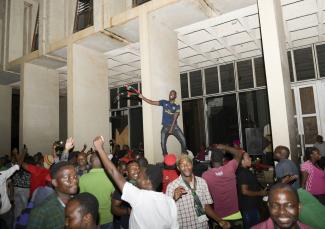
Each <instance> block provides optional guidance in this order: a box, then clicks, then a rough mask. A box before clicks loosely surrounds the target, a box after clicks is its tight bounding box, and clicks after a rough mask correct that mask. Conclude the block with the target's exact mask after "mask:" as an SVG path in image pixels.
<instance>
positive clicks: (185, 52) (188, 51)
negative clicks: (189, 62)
mask: <svg viewBox="0 0 325 229" xmlns="http://www.w3.org/2000/svg"><path fill="white" fill-rule="evenodd" d="M178 54H179V57H180V58H181V59H183V58H187V57H190V56H194V55H197V52H196V51H194V49H192V48H189V47H188V48H184V49H180V50H179V51H178Z"/></svg>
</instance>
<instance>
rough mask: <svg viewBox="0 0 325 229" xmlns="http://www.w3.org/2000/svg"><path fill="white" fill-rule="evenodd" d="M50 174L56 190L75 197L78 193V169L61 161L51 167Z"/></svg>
mask: <svg viewBox="0 0 325 229" xmlns="http://www.w3.org/2000/svg"><path fill="white" fill-rule="evenodd" d="M50 174H51V179H52V185H53V187H54V189H55V190H56V191H57V192H59V193H62V194H66V195H73V194H76V193H77V191H78V177H77V173H76V169H75V168H74V166H73V165H71V164H70V163H69V162H66V161H61V162H58V163H56V164H54V165H52V166H51V168H50Z"/></svg>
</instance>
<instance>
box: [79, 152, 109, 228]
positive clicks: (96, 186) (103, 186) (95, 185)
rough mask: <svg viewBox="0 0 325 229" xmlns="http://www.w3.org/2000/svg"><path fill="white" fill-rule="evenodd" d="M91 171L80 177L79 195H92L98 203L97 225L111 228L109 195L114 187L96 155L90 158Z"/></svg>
mask: <svg viewBox="0 0 325 229" xmlns="http://www.w3.org/2000/svg"><path fill="white" fill-rule="evenodd" d="M90 163H91V166H92V169H91V170H90V171H89V173H87V174H85V175H82V176H81V177H80V180H79V187H80V193H82V192H89V193H91V194H93V195H94V196H95V197H96V198H97V200H98V203H99V224H100V228H101V229H110V228H113V215H112V213H111V195H112V193H113V192H114V190H115V189H114V186H113V184H112V182H111V181H110V179H109V178H108V176H107V175H106V173H105V171H104V169H103V168H102V164H101V161H100V159H99V157H98V154H97V153H93V154H92V155H91V158H90Z"/></svg>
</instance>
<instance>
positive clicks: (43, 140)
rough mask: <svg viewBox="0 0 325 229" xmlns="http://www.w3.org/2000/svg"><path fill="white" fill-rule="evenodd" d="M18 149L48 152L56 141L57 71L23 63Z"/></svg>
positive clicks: (57, 108) (57, 110)
mask: <svg viewBox="0 0 325 229" xmlns="http://www.w3.org/2000/svg"><path fill="white" fill-rule="evenodd" d="M19 126H20V131H19V133H20V138H19V142H20V148H22V146H23V144H26V145H27V147H28V148H29V153H30V154H36V153H37V152H42V153H49V152H51V147H52V143H53V142H54V141H55V140H58V138H59V75H58V73H57V71H55V70H52V69H48V68H45V67H41V66H38V65H34V64H28V63H26V64H23V66H22V74H21V87H20V123H19Z"/></svg>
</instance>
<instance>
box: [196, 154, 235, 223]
mask: <svg viewBox="0 0 325 229" xmlns="http://www.w3.org/2000/svg"><path fill="white" fill-rule="evenodd" d="M237 167H238V162H237V161H236V160H234V159H233V160H231V161H229V162H228V163H227V164H226V165H224V166H221V167H219V168H213V169H209V170H208V171H206V172H204V173H203V175H202V178H203V179H204V180H205V181H206V182H207V184H208V188H209V191H210V193H211V196H212V199H213V207H214V211H215V212H216V213H217V214H219V216H220V217H222V218H224V217H227V216H229V215H232V214H234V213H236V212H238V211H239V208H238V197H237V187H236V170H237Z"/></svg>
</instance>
